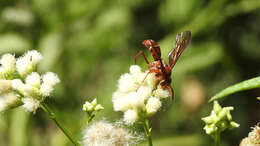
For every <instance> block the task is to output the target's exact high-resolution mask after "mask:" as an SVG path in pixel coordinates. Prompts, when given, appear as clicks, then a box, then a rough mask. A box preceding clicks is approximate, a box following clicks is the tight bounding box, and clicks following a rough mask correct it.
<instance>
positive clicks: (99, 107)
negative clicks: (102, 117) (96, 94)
mask: <svg viewBox="0 0 260 146" xmlns="http://www.w3.org/2000/svg"><path fill="white" fill-rule="evenodd" d="M103 109H104V107H103V106H102V105H100V104H98V105H97V106H96V107H95V111H100V110H103Z"/></svg>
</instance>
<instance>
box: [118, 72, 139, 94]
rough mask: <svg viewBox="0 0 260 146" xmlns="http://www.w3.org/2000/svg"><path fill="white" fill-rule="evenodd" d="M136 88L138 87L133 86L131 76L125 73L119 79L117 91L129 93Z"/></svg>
mask: <svg viewBox="0 0 260 146" xmlns="http://www.w3.org/2000/svg"><path fill="white" fill-rule="evenodd" d="M137 88H138V86H137V85H136V84H135V81H134V78H133V75H131V74H128V73H126V74H124V75H122V76H121V77H120V79H119V81H118V89H119V91H121V92H129V91H135V90H136V89H137Z"/></svg>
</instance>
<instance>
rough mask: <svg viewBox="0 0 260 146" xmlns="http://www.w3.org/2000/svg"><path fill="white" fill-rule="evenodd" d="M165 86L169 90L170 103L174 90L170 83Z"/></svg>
mask: <svg viewBox="0 0 260 146" xmlns="http://www.w3.org/2000/svg"><path fill="white" fill-rule="evenodd" d="M166 87H167V88H168V91H169V92H170V101H171V103H172V101H173V99H174V91H173V89H172V87H171V85H168V86H166Z"/></svg>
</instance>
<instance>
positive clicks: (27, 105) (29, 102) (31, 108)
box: [22, 97, 40, 113]
mask: <svg viewBox="0 0 260 146" xmlns="http://www.w3.org/2000/svg"><path fill="white" fill-rule="evenodd" d="M22 102H23V103H24V104H23V108H24V109H25V110H26V111H28V112H32V113H35V112H36V110H37V109H38V108H39V107H40V101H38V100H37V99H34V98H31V97H27V98H22Z"/></svg>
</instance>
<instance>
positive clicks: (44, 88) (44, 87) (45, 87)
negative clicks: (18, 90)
mask: <svg viewBox="0 0 260 146" xmlns="http://www.w3.org/2000/svg"><path fill="white" fill-rule="evenodd" d="M53 90H54V89H53V87H52V86H50V85H49V84H41V88H40V92H41V93H42V95H43V96H44V97H48V96H50V95H51V92H52V91H53Z"/></svg>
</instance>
